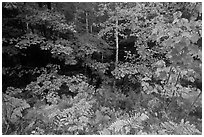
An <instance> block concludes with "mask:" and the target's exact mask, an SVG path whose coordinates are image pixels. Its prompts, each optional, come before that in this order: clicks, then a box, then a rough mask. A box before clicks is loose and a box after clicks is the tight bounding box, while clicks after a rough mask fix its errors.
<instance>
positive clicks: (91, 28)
mask: <svg viewBox="0 0 204 137" xmlns="http://www.w3.org/2000/svg"><path fill="white" fill-rule="evenodd" d="M92 32H93V25H91V26H90V33H91V34H92Z"/></svg>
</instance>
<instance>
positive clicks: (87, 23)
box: [86, 12, 89, 34]
mask: <svg viewBox="0 0 204 137" xmlns="http://www.w3.org/2000/svg"><path fill="white" fill-rule="evenodd" d="M86 33H87V34H88V33H89V21H88V12H86Z"/></svg>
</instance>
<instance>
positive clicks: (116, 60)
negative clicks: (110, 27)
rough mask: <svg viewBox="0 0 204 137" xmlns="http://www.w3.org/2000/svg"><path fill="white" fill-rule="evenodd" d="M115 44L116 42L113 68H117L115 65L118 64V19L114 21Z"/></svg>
mask: <svg viewBox="0 0 204 137" xmlns="http://www.w3.org/2000/svg"><path fill="white" fill-rule="evenodd" d="M115 42H116V56H115V67H117V64H118V51H119V44H118V18H117V19H116V24H115Z"/></svg>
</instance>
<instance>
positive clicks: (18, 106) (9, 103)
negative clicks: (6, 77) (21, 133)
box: [3, 94, 30, 124]
mask: <svg viewBox="0 0 204 137" xmlns="http://www.w3.org/2000/svg"><path fill="white" fill-rule="evenodd" d="M3 101H4V102H3V109H4V114H3V116H4V117H7V118H8V119H7V120H9V121H10V122H11V123H14V124H15V122H16V121H17V120H19V118H22V117H23V114H22V111H23V110H25V109H27V108H30V105H29V104H28V103H27V102H26V101H25V100H23V99H18V98H15V97H11V96H9V95H6V94H3Z"/></svg>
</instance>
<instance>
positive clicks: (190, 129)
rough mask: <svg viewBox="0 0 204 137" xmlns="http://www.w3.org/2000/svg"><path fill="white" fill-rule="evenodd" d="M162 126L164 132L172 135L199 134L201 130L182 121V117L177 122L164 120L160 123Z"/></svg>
mask: <svg viewBox="0 0 204 137" xmlns="http://www.w3.org/2000/svg"><path fill="white" fill-rule="evenodd" d="M162 128H163V129H164V130H165V133H168V134H174V135H199V134H201V132H200V131H199V130H198V129H197V128H196V127H195V126H194V125H191V124H190V123H189V122H188V121H187V122H184V119H182V120H181V122H180V123H179V124H177V123H175V122H172V121H169V122H164V123H162Z"/></svg>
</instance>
